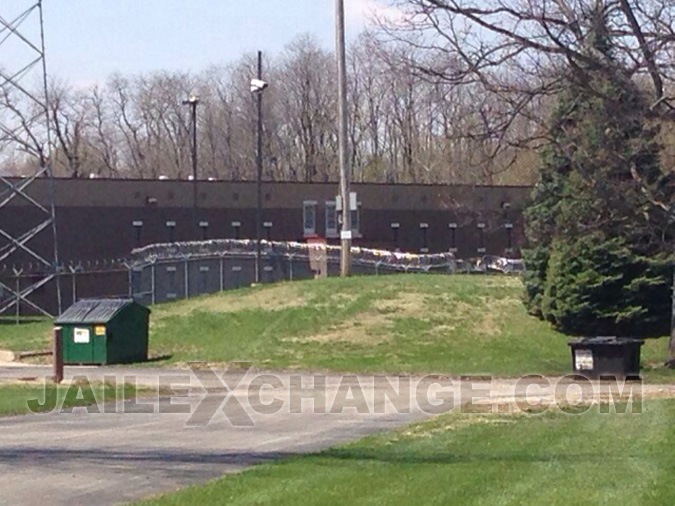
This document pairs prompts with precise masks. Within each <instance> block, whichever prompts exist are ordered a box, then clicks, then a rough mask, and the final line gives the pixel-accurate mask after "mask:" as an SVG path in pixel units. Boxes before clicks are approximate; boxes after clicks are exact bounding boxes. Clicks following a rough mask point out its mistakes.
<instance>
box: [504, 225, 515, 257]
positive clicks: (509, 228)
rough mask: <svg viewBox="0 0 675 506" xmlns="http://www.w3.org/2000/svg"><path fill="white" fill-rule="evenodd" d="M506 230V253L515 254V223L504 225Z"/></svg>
mask: <svg viewBox="0 0 675 506" xmlns="http://www.w3.org/2000/svg"><path fill="white" fill-rule="evenodd" d="M504 228H506V253H507V254H509V253H513V223H507V224H505V225H504Z"/></svg>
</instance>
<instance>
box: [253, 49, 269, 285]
mask: <svg viewBox="0 0 675 506" xmlns="http://www.w3.org/2000/svg"><path fill="white" fill-rule="evenodd" d="M267 86H269V84H268V83H267V82H266V81H263V79H262V51H258V77H257V78H255V79H251V93H253V95H254V96H255V98H256V102H257V104H258V128H257V135H256V157H255V161H256V179H255V181H256V207H255V282H256V283H260V273H261V266H260V256H261V247H260V242H261V240H262V237H261V236H262V223H261V221H262V172H263V153H262V151H263V142H262V137H263V110H262V96H263V91H264V90H265V89H266V88H267Z"/></svg>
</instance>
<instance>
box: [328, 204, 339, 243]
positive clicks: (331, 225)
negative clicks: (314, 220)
mask: <svg viewBox="0 0 675 506" xmlns="http://www.w3.org/2000/svg"><path fill="white" fill-rule="evenodd" d="M337 236H338V219H337V209H336V207H335V202H334V201H328V202H326V237H337Z"/></svg>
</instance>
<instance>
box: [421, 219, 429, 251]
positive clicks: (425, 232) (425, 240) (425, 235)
mask: <svg viewBox="0 0 675 506" xmlns="http://www.w3.org/2000/svg"><path fill="white" fill-rule="evenodd" d="M420 232H421V234H422V247H421V248H420V252H421V253H429V224H428V223H420Z"/></svg>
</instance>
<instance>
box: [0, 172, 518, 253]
mask: <svg viewBox="0 0 675 506" xmlns="http://www.w3.org/2000/svg"><path fill="white" fill-rule="evenodd" d="M54 183H55V189H54V191H55V203H56V215H57V231H58V239H59V256H60V260H61V261H62V262H73V261H86V260H98V259H110V258H118V257H123V256H125V255H127V254H128V253H129V252H130V251H131V250H132V249H133V248H135V247H138V246H144V245H147V244H152V243H159V242H173V241H187V240H199V239H203V238H209V239H212V238H242V239H243V238H253V237H254V236H255V198H256V185H255V183H251V182H224V181H198V182H197V183H194V182H191V181H171V180H165V181H161V180H159V181H155V180H119V179H111V180H104V179H57V180H55V182H54ZM29 188H30V191H29V193H30V194H31V195H33V196H35V197H36V198H37V199H38V200H39V201H41V202H44V201H45V199H44V198H43V196H44V195H45V194H46V192H48V191H49V186H48V182H47V181H46V180H44V181H43V180H38V181H35V182H34V183H33V184H32V185H31V186H30V187H29ZM352 191H353V192H355V193H356V200H357V202H358V211H357V212H355V213H354V215H353V217H352V224H353V228H354V232H355V237H356V239H355V241H354V244H355V245H356V246H363V247H372V248H383V249H400V250H401V251H408V252H430V253H435V252H441V251H449V250H450V251H456V254H457V256H458V257H462V258H466V257H474V256H480V255H482V254H488V255H507V256H519V254H520V252H519V249H520V247H521V245H522V243H523V223H522V209H523V207H524V205H525V202H526V199H527V197H528V195H529V193H530V189H529V188H528V187H515V186H439V185H389V184H353V186H352ZM337 192H338V187H337V184H333V183H330V184H329V183H310V184H305V183H272V182H270V183H264V184H263V191H262V194H263V212H262V216H263V218H262V221H263V223H264V228H263V238H269V239H272V240H297V241H303V240H305V239H306V238H307V237H310V236H320V237H326V238H327V239H328V241H329V243H330V242H335V243H337V238H338V237H339V230H338V229H339V225H338V224H337V213H336V211H335V195H336V194H337ZM195 204H196V205H195ZM38 213H39V211H37V210H36V209H35V208H34V207H33V206H30V205H28V204H27V203H26V202H25V200H24V199H23V198H20V197H18V198H15V199H13V201H12V202H11V203H10V204H9V205H8V206H7V207H5V208H4V209H2V210H0V220H1V221H2V223H3V226H4V227H6V229H10V230H11V229H16V230H17V231H18V230H21V231H23V230H26V229H27V228H28V227H30V226H32V224H33V223H34V222H38V221H39V218H40V216H39V215H38ZM50 239H51V238H50V234H49V232H48V231H43V232H42V233H41V235H40V236H38V237H37V238H36V239H35V240H34V241H33V242H32V244H33V246H34V247H35V248H36V249H37V250H38V251H40V250H42V251H47V248H50V247H51V242H50ZM0 244H1V241H0ZM20 260H22V259H20ZM29 260H30V259H28V258H26V261H29ZM13 261H14V262H16V261H17V259H16V258H15V259H13Z"/></svg>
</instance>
